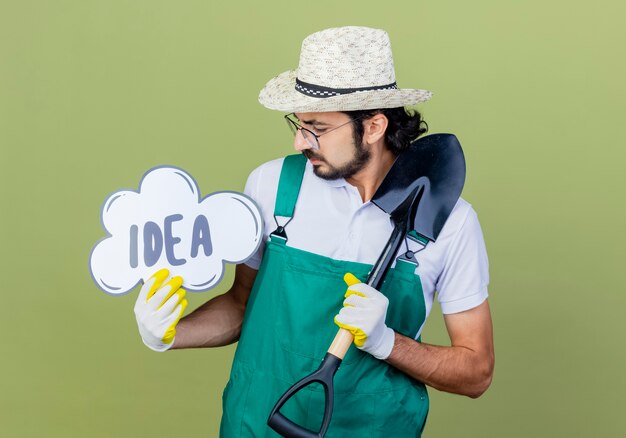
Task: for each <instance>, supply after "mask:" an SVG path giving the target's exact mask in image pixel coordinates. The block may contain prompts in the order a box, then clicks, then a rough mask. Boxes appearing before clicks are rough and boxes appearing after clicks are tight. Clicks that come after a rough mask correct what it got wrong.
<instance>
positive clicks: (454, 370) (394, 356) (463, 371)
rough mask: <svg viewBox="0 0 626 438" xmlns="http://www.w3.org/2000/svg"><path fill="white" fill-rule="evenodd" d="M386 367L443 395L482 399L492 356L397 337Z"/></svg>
mask: <svg viewBox="0 0 626 438" xmlns="http://www.w3.org/2000/svg"><path fill="white" fill-rule="evenodd" d="M395 335H396V336H395V343H394V347H393V350H392V352H391V355H390V356H389V357H388V358H387V363H389V364H390V365H392V366H394V367H395V368H398V369H399V370H401V371H403V372H404V373H406V374H408V375H409V376H411V377H413V378H414V379H416V380H419V381H421V382H423V383H425V384H426V385H428V386H432V387H433V388H435V389H438V390H440V391H446V392H452V393H455V394H461V395H467V396H469V397H472V398H476V397H479V396H480V395H481V394H482V393H483V392H485V391H486V390H487V388H488V387H489V385H490V384H491V378H492V375H493V364H494V358H493V352H488V353H486V354H485V353H481V352H478V351H474V350H471V349H469V348H467V347H461V346H452V347H443V346H437V345H429V344H424V343H420V342H417V341H415V340H414V339H411V338H408V337H406V336H403V335H400V334H398V333H396V334H395Z"/></svg>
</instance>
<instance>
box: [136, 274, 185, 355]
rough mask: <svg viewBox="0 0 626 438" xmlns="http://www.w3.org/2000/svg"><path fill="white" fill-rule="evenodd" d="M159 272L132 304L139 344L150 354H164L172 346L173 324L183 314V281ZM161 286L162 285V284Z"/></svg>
mask: <svg viewBox="0 0 626 438" xmlns="http://www.w3.org/2000/svg"><path fill="white" fill-rule="evenodd" d="M169 275H170V273H169V271H168V270H167V269H161V270H160V271H159V272H157V273H156V274H154V275H153V276H152V277H150V278H149V279H148V280H147V281H146V282H145V283H144V285H143V287H142V288H141V291H140V292H139V296H138V297H137V302H136V303H135V317H136V318H137V326H138V327H139V334H140V335H141V339H142V340H143V343H144V344H146V346H147V347H148V348H150V349H151V350H154V351H165V350H168V349H169V348H170V347H171V346H172V344H173V343H174V338H175V336H176V324H178V321H180V318H181V317H182V316H183V313H184V312H185V308H186V307H187V299H186V298H185V290H184V289H182V288H181V286H182V284H183V279H182V278H181V277H173V278H171V279H170V280H168V281H167V282H166V280H167V279H168V277H169ZM164 283H165V284H164Z"/></svg>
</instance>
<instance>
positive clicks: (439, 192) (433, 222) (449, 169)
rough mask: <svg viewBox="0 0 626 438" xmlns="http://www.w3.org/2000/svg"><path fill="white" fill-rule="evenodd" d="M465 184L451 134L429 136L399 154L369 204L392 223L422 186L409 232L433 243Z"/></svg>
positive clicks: (456, 143) (459, 151) (460, 152)
mask: <svg viewBox="0 0 626 438" xmlns="http://www.w3.org/2000/svg"><path fill="white" fill-rule="evenodd" d="M464 183H465V157H464V155H463V150H462V149H461V144H460V143H459V141H458V140H457V138H456V136H454V135H453V134H432V135H428V136H426V137H422V138H420V139H418V140H416V141H414V142H413V143H412V144H411V145H410V146H409V148H408V149H407V150H405V151H403V152H402V153H401V154H400V155H398V158H396V161H395V162H394V164H393V166H392V167H391V169H390V170H389V172H388V174H387V176H386V177H385V179H384V180H383V182H382V184H381V185H380V187H379V188H378V190H377V191H376V193H375V194H374V197H373V198H372V203H374V204H376V205H377V206H378V207H379V208H381V209H382V210H384V211H385V212H386V213H388V214H389V215H391V218H392V219H394V222H397V220H395V219H396V218H399V217H402V216H404V215H406V214H407V213H409V209H410V205H407V200H411V199H413V197H414V196H413V194H414V193H415V192H416V190H417V189H418V188H419V187H420V186H423V188H424V191H423V193H422V196H421V199H420V201H419V208H418V211H417V212H415V213H416V214H415V216H414V217H413V218H411V220H412V222H413V223H412V224H409V230H415V231H416V232H417V233H419V234H421V235H422V236H424V237H426V238H427V239H429V240H431V241H435V240H436V239H437V236H439V232H440V231H441V229H442V228H443V225H444V224H445V223H446V220H447V219H448V216H449V215H450V212H451V211H452V209H453V208H454V205H455V204H456V202H457V200H458V199H459V196H461V191H462V190H463V184H464Z"/></svg>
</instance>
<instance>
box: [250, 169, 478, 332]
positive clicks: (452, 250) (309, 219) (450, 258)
mask: <svg viewBox="0 0 626 438" xmlns="http://www.w3.org/2000/svg"><path fill="white" fill-rule="evenodd" d="M282 164H283V159H282V158H280V159H277V160H273V161H270V162H268V163H265V164H263V165H261V166H259V167H258V168H256V169H255V170H254V171H253V172H252V173H251V174H250V176H249V177H248V181H247V183H246V188H245V194H246V195H248V196H250V197H251V198H252V199H254V200H255V201H256V203H257V204H258V205H259V208H260V209H261V213H262V215H263V222H264V237H265V239H263V240H264V241H265V240H267V238H268V236H269V233H271V232H272V231H274V230H275V229H276V227H277V224H276V220H275V219H274V204H275V202H276V190H277V187H278V180H279V177H280V171H281V168H282ZM276 219H277V221H278V223H279V224H280V225H284V224H285V222H286V221H287V219H286V218H281V217H277V218H276ZM285 230H286V233H287V236H288V238H289V240H288V243H287V245H288V246H291V247H294V248H298V249H301V250H304V251H309V252H312V253H315V254H319V255H322V256H327V257H330V258H332V259H335V260H349V261H353V262H360V263H368V264H374V263H375V262H376V260H377V259H378V256H379V255H380V253H381V251H382V250H383V248H384V246H385V244H386V243H387V240H388V239H389V236H390V235H391V232H392V230H393V223H392V222H391V220H390V218H389V215H388V214H387V213H385V212H383V211H382V210H381V209H380V208H378V207H377V206H376V205H374V204H372V203H371V202H369V201H367V202H365V203H364V202H363V201H362V200H361V195H360V194H359V191H358V189H357V188H356V187H354V186H352V185H350V184H349V183H347V182H346V181H345V180H344V179H338V180H331V181H329V180H324V179H322V178H319V177H317V176H316V175H315V174H314V173H313V168H312V166H311V164H310V163H309V162H308V161H307V164H306V168H305V172H304V178H303V180H302V186H301V188H300V194H299V196H298V202H297V204H296V208H295V212H294V217H293V219H292V220H291V222H289V224H288V225H287V226H286V227H285ZM406 243H407V244H408V249H410V250H412V251H414V252H416V254H415V258H416V259H417V261H418V262H419V266H418V267H417V268H416V273H417V274H418V275H419V276H420V280H421V282H422V288H423V290H424V302H425V304H426V317H428V315H429V313H430V310H431V308H432V303H433V299H434V296H435V291H437V292H438V300H439V302H440V304H441V309H442V312H443V313H444V314H450V313H458V312H462V311H464V310H469V309H472V308H474V307H476V306H478V305H479V304H481V303H482V302H483V301H484V300H485V299H486V298H487V285H488V283H489V263H488V260H487V251H486V249H485V243H484V240H483V234H482V231H481V229H480V224H479V223H478V217H477V216H476V213H475V212H474V209H473V208H472V206H471V205H470V204H469V203H467V202H466V201H465V200H463V199H459V201H458V202H457V203H456V205H455V207H454V209H453V210H452V213H451V214H450V217H449V218H448V220H447V222H446V224H445V225H444V227H443V229H442V230H441V233H440V234H439V236H438V238H437V241H436V242H429V243H428V245H426V247H425V248H424V247H423V246H422V245H421V244H420V243H419V242H415V241H413V240H410V239H407V242H406ZM264 249H265V243H262V244H261V246H260V247H259V250H258V251H257V253H256V254H254V255H253V256H252V257H251V258H250V259H248V260H247V261H246V262H245V263H246V265H248V266H249V267H251V268H253V269H259V266H260V264H261V259H262V257H263V250H264ZM406 250H407V246H406V245H402V246H401V247H400V250H399V254H401V253H402V252H405V251H406ZM420 332H421V329H420ZM418 336H419V333H418Z"/></svg>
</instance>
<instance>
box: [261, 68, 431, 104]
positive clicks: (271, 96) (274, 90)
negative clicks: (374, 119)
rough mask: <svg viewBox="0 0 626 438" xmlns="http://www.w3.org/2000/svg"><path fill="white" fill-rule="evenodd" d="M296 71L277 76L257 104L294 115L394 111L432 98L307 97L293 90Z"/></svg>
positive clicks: (386, 93)
mask: <svg viewBox="0 0 626 438" xmlns="http://www.w3.org/2000/svg"><path fill="white" fill-rule="evenodd" d="M296 75H297V72H296V71H295V70H289V71H286V72H284V73H281V74H280V75H278V76H276V77H275V78H273V79H270V81H269V82H268V83H267V84H266V85H265V87H264V88H263V89H262V90H261V92H260V93H259V102H260V103H261V105H263V106H265V107H266V108H269V109H273V110H278V111H284V112H287V113H293V112H330V111H356V110H367V109H379V108H397V107H401V106H408V105H415V104H417V103H420V102H426V101H427V100H429V99H430V98H431V96H432V93H431V92H430V91H428V90H418V89H410V88H403V89H394V90H373V91H359V92H356V93H350V94H343V95H340V96H333V97H324V98H319V97H310V96H307V95H305V94H302V93H300V92H299V91H297V90H296V89H295V85H296Z"/></svg>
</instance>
